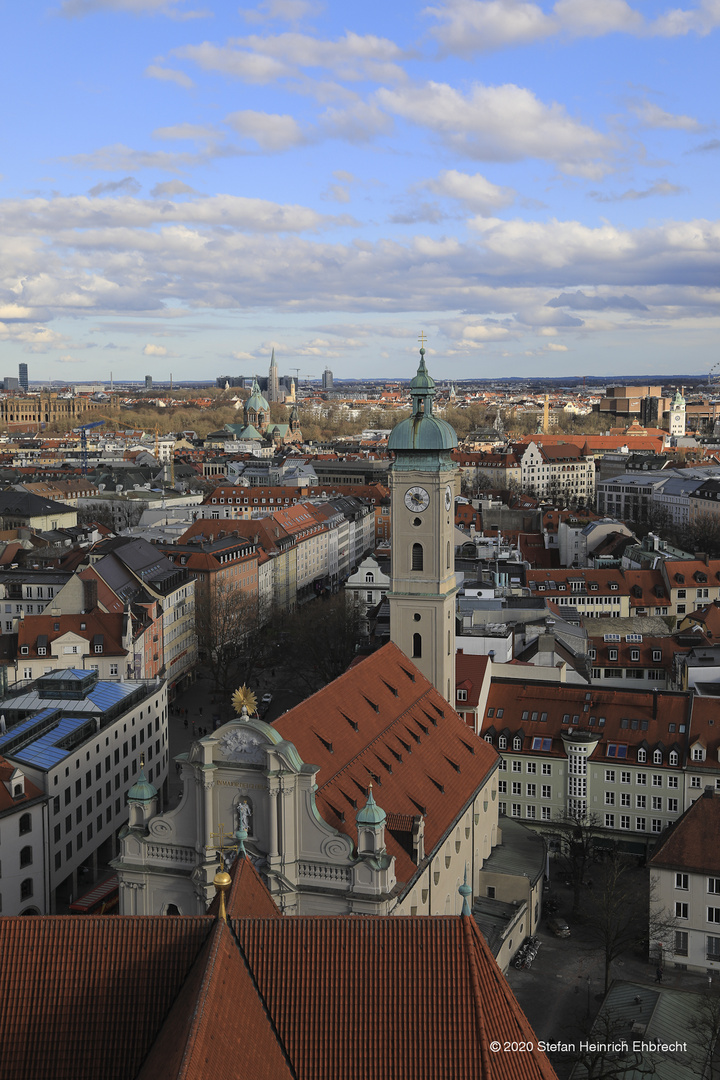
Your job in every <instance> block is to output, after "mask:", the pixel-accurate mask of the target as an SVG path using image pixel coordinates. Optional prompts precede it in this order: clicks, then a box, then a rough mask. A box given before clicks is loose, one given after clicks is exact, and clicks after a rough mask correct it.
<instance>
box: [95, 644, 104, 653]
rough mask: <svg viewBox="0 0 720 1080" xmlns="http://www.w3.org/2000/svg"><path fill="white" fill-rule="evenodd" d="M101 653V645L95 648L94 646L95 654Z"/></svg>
mask: <svg viewBox="0 0 720 1080" xmlns="http://www.w3.org/2000/svg"><path fill="white" fill-rule="evenodd" d="M102 651H103V647H102V645H96V646H95V652H96V653H101V652H102Z"/></svg>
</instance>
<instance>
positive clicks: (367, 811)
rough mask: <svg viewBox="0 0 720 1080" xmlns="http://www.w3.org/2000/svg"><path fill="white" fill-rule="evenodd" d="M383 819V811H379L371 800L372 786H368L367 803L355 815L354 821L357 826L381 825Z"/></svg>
mask: <svg viewBox="0 0 720 1080" xmlns="http://www.w3.org/2000/svg"><path fill="white" fill-rule="evenodd" d="M385 817H386V814H385V811H384V810H381V809H380V807H379V806H378V804H377V803H376V802H375V800H374V798H373V793H372V784H369V785H368V797H367V802H366V803H365V805H364V806H363V808H362V810H360V812H359V813H358V814H357V816H356V818H355V821H356V822H357V824H358V825H382V824H383V823H384V821H385Z"/></svg>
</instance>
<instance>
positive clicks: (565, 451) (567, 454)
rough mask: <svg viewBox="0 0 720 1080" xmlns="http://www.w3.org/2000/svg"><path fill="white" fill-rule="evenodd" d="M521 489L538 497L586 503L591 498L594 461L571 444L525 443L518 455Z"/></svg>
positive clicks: (593, 486)
mask: <svg viewBox="0 0 720 1080" xmlns="http://www.w3.org/2000/svg"><path fill="white" fill-rule="evenodd" d="M520 483H521V486H522V489H523V491H527V492H533V493H535V494H536V495H538V496H539V497H540V498H547V497H548V496H550V497H553V496H555V497H557V496H564V497H565V498H566V499H574V500H576V501H577V502H582V503H589V502H591V501H592V499H593V498H594V497H595V463H594V461H592V460H591V459H589V458H586V457H584V455H583V453H582V451H581V450H580V448H579V447H577V446H575V445H574V444H572V443H560V444H557V445H553V446H551V445H545V444H543V445H538V444H537V443H535V442H531V443H529V444H528V446H527V448H526V449H525V450H524V451H523V453H522V454H521V455H520Z"/></svg>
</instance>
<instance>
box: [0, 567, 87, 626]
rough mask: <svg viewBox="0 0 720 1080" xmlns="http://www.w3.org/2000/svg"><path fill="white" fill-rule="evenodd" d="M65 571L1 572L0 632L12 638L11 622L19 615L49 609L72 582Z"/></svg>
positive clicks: (68, 572)
mask: <svg viewBox="0 0 720 1080" xmlns="http://www.w3.org/2000/svg"><path fill="white" fill-rule="evenodd" d="M72 576H73V575H72V574H71V573H70V571H68V570H55V569H47V570H46V569H32V568H25V567H23V568H22V569H16V570H13V569H9V570H3V571H1V572H0V610H2V630H3V633H5V634H11V633H12V632H13V629H14V619H15V618H20V617H21V616H22V615H40V614H42V612H43V611H45V609H46V608H47V607H49V606H52V603H53V601H54V600H55V597H56V596H58V595H59V593H60V590H61V589H62V588H63V587H64V586H65V585H66V584H67V583H68V581H70V580H71V579H72Z"/></svg>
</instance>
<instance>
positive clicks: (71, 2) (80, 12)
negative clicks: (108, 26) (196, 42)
mask: <svg viewBox="0 0 720 1080" xmlns="http://www.w3.org/2000/svg"><path fill="white" fill-rule="evenodd" d="M184 2H185V0H63V2H62V4H61V5H60V14H61V15H64V16H66V17H67V18H69V19H75V18H82V17H83V16H84V15H94V14H95V13H96V12H98V11H121V12H122V11H124V12H127V13H128V14H130V15H169V16H171V17H172V18H177V19H196V18H204V17H206V16H207V15H208V14H209V13H208V12H206V11H192V10H191V11H187V10H183V8H182V7H181V5H182V4H183V3H184Z"/></svg>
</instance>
